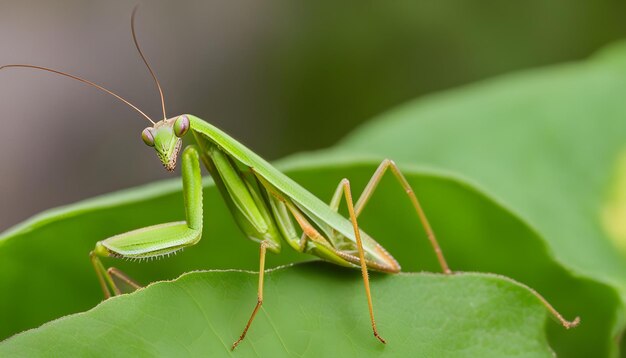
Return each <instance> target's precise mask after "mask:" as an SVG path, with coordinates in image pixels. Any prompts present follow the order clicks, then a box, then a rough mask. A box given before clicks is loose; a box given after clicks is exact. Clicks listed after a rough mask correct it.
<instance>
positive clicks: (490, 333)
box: [0, 263, 552, 357]
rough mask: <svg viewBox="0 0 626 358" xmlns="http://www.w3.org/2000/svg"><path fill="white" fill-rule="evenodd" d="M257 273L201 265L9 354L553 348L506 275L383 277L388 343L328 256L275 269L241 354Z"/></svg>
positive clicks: (466, 353) (424, 352) (444, 352)
mask: <svg viewBox="0 0 626 358" xmlns="http://www.w3.org/2000/svg"><path fill="white" fill-rule="evenodd" d="M257 275H258V274H256V273H247V272H237V271H222V272H194V273H190V274H185V275H184V276H182V277H181V278H180V279H178V280H176V281H174V282H170V283H156V284H153V285H151V286H149V287H148V288H146V289H143V290H140V291H138V292H136V293H134V294H132V295H125V296H121V297H117V298H114V299H111V300H108V301H106V302H105V303H103V304H101V305H99V306H97V307H96V308H94V309H93V310H91V311H88V312H86V313H83V314H77V315H73V316H69V317H65V318H62V319H60V320H57V321H54V322H52V323H49V324H46V325H44V326H43V327H41V328H39V329H37V330H35V331H29V332H26V333H23V334H20V335H17V336H15V337H13V338H11V339H9V340H7V341H6V342H5V343H4V344H2V345H0V356H3V357H9V356H23V355H26V356H29V357H39V356H49V355H51V353H53V355H55V356H81V357H86V356H104V357H111V356H115V357H120V356H128V357H137V356H161V357H180V356H185V357H190V356H204V357H206V356H210V357H217V356H230V355H233V356H262V357H268V356H271V357H277V356H288V355H290V356H294V355H295V356H310V357H330V356H336V357H348V356H354V357H363V356H389V357H399V356H404V357H407V356H414V357H415V356H422V357H502V356H516V357H551V356H552V352H551V350H550V348H549V346H548V344H547V342H546V340H545V337H544V335H543V326H544V322H545V317H546V312H545V309H544V308H543V306H542V305H541V303H540V302H539V300H538V299H537V298H536V297H534V296H533V295H531V294H530V293H529V291H528V290H526V289H524V288H522V287H520V286H518V285H516V284H514V283H512V282H510V281H508V280H506V279H502V278H499V277H496V276H494V275H485V274H459V275H454V276H449V277H446V276H444V275H441V274H400V275H395V276H388V275H380V274H377V275H373V277H372V288H373V289H374V291H375V292H376V295H375V299H376V304H377V305H376V313H377V318H378V324H379V328H380V330H381V333H382V334H384V337H386V339H387V340H388V344H387V345H386V346H384V345H382V344H381V343H379V342H378V341H377V340H376V339H375V338H374V337H373V335H372V333H371V327H370V323H369V317H368V314H367V305H366V300H365V295H364V290H363V287H362V282H361V280H360V279H359V274H358V272H357V271H350V270H337V268H336V267H334V266H331V265H330V264H322V263H316V264H312V263H310V264H304V265H297V266H295V267H291V268H288V269H279V270H276V271H273V272H268V273H267V274H266V281H265V287H266V289H265V291H266V293H267V300H266V302H265V304H264V305H263V308H262V310H261V311H260V313H259V315H258V316H257V319H256V321H255V322H254V325H253V326H252V328H251V329H250V331H249V333H248V336H247V339H246V340H244V341H243V342H242V344H241V345H240V346H239V347H238V348H237V350H236V351H235V352H234V353H231V352H230V346H231V344H232V343H233V341H234V340H235V339H236V338H237V337H238V336H239V334H240V333H241V329H242V328H243V325H244V323H245V322H246V321H247V319H248V316H249V314H250V312H251V310H252V308H253V306H254V304H255V303H256V300H255V294H256V285H257ZM320 285H323V288H322V287H320ZM322 290H323V291H326V292H329V293H332V294H321V291H322ZM122 348H123V349H122Z"/></svg>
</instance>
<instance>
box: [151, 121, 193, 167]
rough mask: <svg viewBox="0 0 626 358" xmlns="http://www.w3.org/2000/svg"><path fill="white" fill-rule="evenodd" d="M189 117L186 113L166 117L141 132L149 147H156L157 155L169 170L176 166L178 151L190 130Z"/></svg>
mask: <svg viewBox="0 0 626 358" xmlns="http://www.w3.org/2000/svg"><path fill="white" fill-rule="evenodd" d="M189 126H190V124H189V118H188V117H187V116H186V115H182V116H177V117H174V118H170V119H164V120H162V121H159V122H157V123H155V124H154V126H153V127H148V128H146V129H144V130H143V132H141V139H143V141H144V143H146V145H147V146H149V147H154V149H155V150H156V152H157V156H158V157H159V159H160V160H161V163H163V166H164V167H165V169H166V170H167V171H169V172H171V171H174V169H175V168H176V159H177V158H178V152H180V148H181V147H182V144H183V141H182V139H181V138H182V137H183V136H184V135H185V134H186V133H187V132H188V131H189Z"/></svg>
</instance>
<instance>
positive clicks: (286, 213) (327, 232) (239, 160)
mask: <svg viewBox="0 0 626 358" xmlns="http://www.w3.org/2000/svg"><path fill="white" fill-rule="evenodd" d="M136 10H137V8H135V9H134V10H133V13H132V16H131V30H132V35H133V40H134V42H135V46H136V48H137V50H138V52H139V55H140V56H141V58H142V59H143V61H144V63H145V64H146V67H147V68H148V70H149V71H150V74H151V75H152V78H153V79H154V81H155V83H156V86H157V88H158V90H159V93H160V96H161V106H162V110H163V119H162V120H160V121H158V122H154V121H153V120H152V119H151V118H150V117H148V116H147V115H146V114H145V113H144V112H142V111H141V110H140V109H139V108H137V107H136V106H134V105H133V104H131V103H130V102H128V101H127V100H125V99H123V98H122V97H120V96H118V95H117V94H115V93H113V92H111V91H109V90H107V89H106V88H104V87H102V86H100V85H97V84H95V83H93V82H91V81H88V80H85V79H83V78H80V77H77V76H74V75H70V74H68V73H65V72H61V71H57V70H53V69H50V68H46V67H41V66H34V65H26V64H11V65H5V66H2V67H0V70H1V69H5V68H12V67H21V68H31V69H38V70H43V71H48V72H52V73H56V74H59V75H63V76H66V77H69V78H72V79H75V80H78V81H80V82H83V83H85V84H88V85H91V86H93V87H95V88H97V89H99V90H101V91H104V92H106V93H108V94H110V95H112V96H114V97H115V98H117V99H118V100H120V101H122V102H124V103H126V104H127V105H129V106H130V107H132V108H133V109H134V110H136V111H137V112H139V113H140V114H141V115H143V116H144V117H145V118H146V119H148V120H149V121H150V122H151V123H152V126H151V127H148V128H146V129H144V130H143V132H142V133H141V137H142V139H143V141H144V142H145V143H146V145H148V146H150V147H153V148H154V149H155V150H156V153H157V156H158V157H159V159H160V161H161V163H162V164H163V166H165V169H167V170H168V171H170V172H171V171H174V169H175V168H176V162H177V158H178V156H179V152H180V151H181V147H182V137H183V136H185V135H187V134H188V133H190V134H191V135H192V136H193V137H194V139H195V142H196V144H195V145H189V146H187V147H186V148H185V149H184V150H182V154H180V156H181V172H182V180H183V197H184V205H185V213H186V217H185V220H184V221H178V222H171V223H165V224H160V225H154V226H149V227H145V228H141V229H137V230H133V231H130V232H126V233H123V234H119V235H116V236H113V237H110V238H108V239H105V240H102V241H99V242H97V243H96V246H95V249H94V250H93V251H92V252H91V253H90V258H91V262H92V264H93V266H94V268H95V271H96V273H97V276H98V280H99V283H100V286H101V287H102V290H103V291H104V295H105V297H106V298H109V297H111V296H112V295H119V294H121V290H120V288H119V286H118V285H117V284H116V282H115V280H114V277H115V278H116V279H118V280H122V281H124V282H126V283H127V284H129V285H130V286H132V287H134V288H140V287H141V286H140V285H139V284H137V283H136V282H135V281H133V280H132V279H131V278H130V277H128V276H127V275H126V274H124V273H123V272H121V271H120V270H118V269H116V268H114V267H110V268H108V269H107V268H105V267H104V265H103V264H102V262H101V261H100V257H118V258H130V259H143V258H154V257H160V256H164V255H168V254H172V253H174V252H177V251H179V250H181V249H183V248H186V247H189V246H192V245H194V244H196V243H197V242H198V241H200V238H201V235H202V213H203V209H202V181H201V179H202V178H201V171H200V162H202V163H204V165H205V167H206V169H207V170H208V172H209V173H210V175H211V176H212V177H213V179H214V181H215V184H216V186H217V188H218V189H219V191H220V193H221V195H222V197H223V198H224V201H225V202H226V204H227V206H228V208H229V209H230V212H231V214H232V216H233V217H234V219H235V221H236V222H237V224H238V225H239V227H240V229H241V231H243V233H244V234H245V236H247V237H248V238H249V239H251V240H253V241H256V242H258V243H259V246H260V265H259V286H258V296H257V302H256V305H255V306H254V309H253V311H252V314H251V315H250V318H249V320H248V322H247V324H246V325H245V327H244V329H243V331H242V333H241V335H240V337H239V338H238V339H237V340H236V341H235V342H234V343H233V345H232V349H234V348H235V347H237V345H238V344H239V343H241V341H242V340H243V339H244V338H245V336H246V333H247V332H248V329H249V328H250V325H251V324H252V321H253V320H254V317H255V315H256V314H257V312H258V310H259V308H260V307H261V305H262V304H263V275H264V269H265V255H266V252H267V251H268V250H269V251H271V252H273V253H276V254H277V253H279V252H280V250H281V246H282V243H283V242H286V243H287V244H288V245H289V246H291V248H293V249H294V250H296V251H298V252H301V253H307V254H312V255H315V256H318V257H320V258H321V259H323V260H326V261H329V262H331V263H334V264H337V265H340V266H346V267H353V268H360V270H361V274H362V277H363V283H364V286H365V294H366V297H367V303H368V308H369V316H370V320H371V325H372V330H373V332H374V336H375V337H376V338H377V339H378V340H380V341H381V342H382V343H385V340H384V339H383V338H382V337H381V335H380V334H379V333H378V330H377V328H376V323H375V320H374V309H373V304H372V295H371V292H370V284H369V279H368V273H367V270H368V269H371V270H375V271H380V272H386V273H390V274H394V273H398V272H400V265H399V264H398V262H397V261H396V260H395V259H394V258H393V257H392V256H391V254H389V253H388V252H387V251H386V250H385V249H384V248H383V247H382V246H381V245H380V244H378V243H377V242H376V241H375V240H374V239H372V238H371V237H370V236H369V235H367V234H366V233H365V232H363V230H361V229H360V228H359V225H358V222H357V218H358V216H359V214H360V213H361V211H362V210H363V208H364V207H365V205H366V204H367V202H368V200H369V199H370V197H371V196H372V194H373V193H374V192H375V190H376V187H377V185H378V183H379V182H380V180H381V178H382V177H383V175H384V174H385V173H386V172H387V170H391V173H392V174H393V175H394V177H395V178H396V179H397V180H398V182H399V183H400V185H401V186H402V188H403V189H404V190H405V191H406V195H407V197H408V198H409V200H410V201H411V203H412V204H413V207H414V209H415V211H416V213H417V216H418V218H419V221H420V222H421V225H422V226H423V228H424V230H425V232H426V236H427V238H428V240H430V244H431V245H432V247H433V249H434V252H435V255H436V256H437V259H438V261H439V264H440V265H441V269H442V271H443V272H444V274H447V275H449V274H452V271H451V270H450V269H449V267H448V264H447V263H446V260H445V258H444V255H443V252H442V251H441V248H440V246H439V243H438V242H437V239H436V237H435V234H434V232H433V230H432V229H431V227H430V224H429V223H428V220H427V218H426V215H425V213H424V211H423V210H422V207H421V206H420V203H419V201H418V199H417V196H416V195H415V193H414V191H413V189H412V188H411V186H410V185H409V183H408V181H407V180H406V178H405V177H404V175H403V174H402V172H401V171H400V169H399V168H398V166H397V165H396V164H395V163H394V162H393V161H391V160H388V159H386V160H384V161H383V162H382V163H381V164H380V166H379V167H378V169H377V170H376V171H375V173H374V175H373V176H372V178H371V179H370V181H369V183H368V184H367V186H366V187H365V189H364V190H363V193H362V194H361V196H360V197H359V198H358V200H357V201H356V203H354V202H353V199H352V191H351V188H350V181H349V180H348V179H343V180H341V182H340V183H339V185H338V186H337V190H336V191H335V194H334V195H333V197H332V199H331V201H330V203H329V204H326V203H324V202H323V201H322V200H320V199H318V198H317V197H316V196H314V195H313V194H311V193H310V192H309V191H307V190H306V189H304V188H303V187H302V186H300V185H299V184H298V183H296V182H295V181H293V180H292V179H290V178H289V177H288V176H286V175H285V174H283V173H281V172H280V171H279V170H277V169H276V168H274V167H273V166H272V165H271V164H270V163H268V162H267V161H265V160H264V159H263V158H261V157H260V156H258V155H257V154H256V153H254V152H253V151H252V150H250V149H248V148H247V147H245V146H244V145H243V144H241V143H239V142H238V141H236V140H235V139H233V138H232V137H230V136H229V135H228V134H226V133H224V132H222V131H221V130H220V129H218V128H216V127H215V126H213V125H211V124H209V123H207V122H205V121H203V120H202V119H200V118H198V117H196V116H193V115H188V114H187V115H178V116H174V117H171V118H168V117H167V115H166V111H165V101H164V97H163V91H162V90H161V86H160V84H159V81H158V79H157V77H156V75H155V74H154V71H153V70H152V68H151V67H150V65H149V64H148V61H147V60H146V58H145V56H144V55H143V53H142V51H141V49H140V47H139V43H138V41H137V37H136V35H135V26H134V23H135V21H134V19H135V14H136ZM342 199H345V201H346V203H347V207H348V212H349V218H345V217H344V216H342V215H340V214H339V213H338V208H339V205H340V202H341V200H342ZM531 291H532V292H533V294H535V295H536V296H537V297H538V298H539V299H540V300H541V301H542V302H543V303H544V304H545V306H546V307H547V308H548V310H549V311H550V312H551V313H552V314H553V315H554V316H555V317H556V318H557V319H558V320H559V321H560V323H561V324H562V325H563V326H565V327H566V328H570V327H575V326H576V325H578V323H579V319H578V317H577V318H576V319H574V320H573V321H567V320H565V319H564V318H563V317H562V316H561V315H560V314H559V313H558V312H557V311H556V310H555V309H554V308H553V307H552V306H551V305H550V304H549V303H548V302H547V301H546V300H545V299H544V298H543V297H541V296H540V295H539V294H538V293H537V292H535V291H533V290H531Z"/></svg>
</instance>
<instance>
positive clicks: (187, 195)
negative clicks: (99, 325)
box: [89, 146, 202, 298]
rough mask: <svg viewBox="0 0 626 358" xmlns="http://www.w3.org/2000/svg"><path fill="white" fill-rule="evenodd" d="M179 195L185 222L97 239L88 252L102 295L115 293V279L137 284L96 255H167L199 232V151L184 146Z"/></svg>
mask: <svg viewBox="0 0 626 358" xmlns="http://www.w3.org/2000/svg"><path fill="white" fill-rule="evenodd" d="M181 171H182V179H183V197H184V201H185V215H186V221H178V222H171V223H165V224H160V225H154V226H149V227H145V228H141V229H137V230H133V231H129V232H126V233H123V234H120V235H116V236H112V237H110V238H108V239H106V240H103V241H99V242H98V243H97V244H96V247H95V249H94V250H93V251H92V252H91V253H90V254H89V256H90V259H91V263H92V265H93V266H94V269H95V271H96V274H97V275H98V281H99V283H100V287H101V288H102V291H103V292H104V296H105V298H109V297H111V296H115V295H119V294H120V293H121V290H120V288H119V287H118V285H117V284H116V282H115V279H117V280H119V281H122V282H124V283H126V284H127V285H128V286H130V287H132V288H134V289H137V288H139V287H141V286H140V285H139V284H137V283H136V282H135V281H134V280H132V279H131V278H130V277H129V276H127V275H126V274H124V273H123V272H122V271H120V270H118V269H116V268H114V267H112V268H109V269H106V268H105V267H104V265H103V264H102V262H101V261H100V257H119V258H128V259H138V260H141V259H147V258H154V257H161V256H167V255H170V254H172V253H175V252H177V251H179V250H181V249H183V248H185V247H188V246H191V245H194V244H196V243H197V242H198V241H199V240H200V238H201V235H202V176H201V172H200V153H199V151H198V149H197V147H196V146H188V147H187V148H185V151H184V152H183V154H182V163H181Z"/></svg>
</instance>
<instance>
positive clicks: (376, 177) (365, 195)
mask: <svg viewBox="0 0 626 358" xmlns="http://www.w3.org/2000/svg"><path fill="white" fill-rule="evenodd" d="M387 169H391V172H392V173H393V175H394V177H395V178H396V179H397V181H398V182H399V183H400V185H401V186H402V188H403V189H404V191H405V193H406V195H407V196H408V197H409V199H410V200H411V204H412V205H413V208H414V209H415V212H416V213H417V216H418V217H419V220H420V222H421V224H422V227H423V228H424V231H425V232H426V236H427V237H428V240H429V241H430V244H431V246H432V247H433V251H434V252H435V255H437V260H438V261H439V265H440V266H441V270H442V271H443V273H445V274H451V273H452V271H451V270H450V268H449V267H448V263H447V262H446V259H445V258H444V256H443V251H442V250H441V247H440V246H439V242H438V241H437V237H436V236H435V232H434V231H433V229H432V227H431V226H430V223H429V222H428V218H427V217H426V214H425V212H424V209H422V206H421V204H420V202H419V200H418V199H417V195H415V192H414V191H413V188H411V185H410V184H409V182H408V180H406V177H405V176H404V175H403V174H402V172H401V171H400V169H399V168H398V166H397V165H396V163H395V162H394V161H392V160H389V159H385V160H383V161H382V162H381V163H380V165H379V166H378V168H377V169H376V171H375V172H374V174H373V175H372V177H371V179H370V181H369V182H368V183H367V185H366V186H365V189H363V192H362V193H361V196H360V197H359V200H357V202H356V204H354V213H355V217H358V216H359V215H360V214H361V212H362V211H363V208H364V207H365V205H367V202H368V201H369V199H370V198H371V197H372V195H373V194H374V192H375V191H376V188H377V187H378V184H379V183H380V180H381V179H382V177H383V176H384V175H385V172H386V171H387ZM344 180H345V179H344ZM343 185H344V184H343V181H342V182H341V183H339V186H338V187H337V190H336V191H335V194H334V195H333V198H332V200H331V203H330V206H331V208H333V210H335V211H336V210H337V208H338V207H339V202H340V200H341V196H342V195H344V191H343V190H342V187H343Z"/></svg>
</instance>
